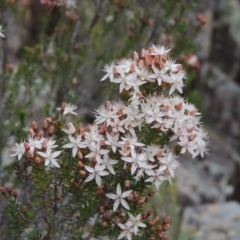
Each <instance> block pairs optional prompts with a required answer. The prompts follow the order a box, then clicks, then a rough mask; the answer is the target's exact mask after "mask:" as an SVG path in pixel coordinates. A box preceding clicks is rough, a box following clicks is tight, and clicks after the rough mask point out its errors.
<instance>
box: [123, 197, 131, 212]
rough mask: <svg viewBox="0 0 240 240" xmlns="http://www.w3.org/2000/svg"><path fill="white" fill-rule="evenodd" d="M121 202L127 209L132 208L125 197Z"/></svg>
mask: <svg viewBox="0 0 240 240" xmlns="http://www.w3.org/2000/svg"><path fill="white" fill-rule="evenodd" d="M121 204H122V205H123V206H124V207H125V208H126V209H128V210H129V209H130V208H129V206H128V204H127V202H126V201H125V200H124V199H121Z"/></svg>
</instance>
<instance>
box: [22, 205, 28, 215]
mask: <svg viewBox="0 0 240 240" xmlns="http://www.w3.org/2000/svg"><path fill="white" fill-rule="evenodd" d="M21 212H22V213H23V214H25V213H26V212H27V206H26V205H23V206H22V209H21Z"/></svg>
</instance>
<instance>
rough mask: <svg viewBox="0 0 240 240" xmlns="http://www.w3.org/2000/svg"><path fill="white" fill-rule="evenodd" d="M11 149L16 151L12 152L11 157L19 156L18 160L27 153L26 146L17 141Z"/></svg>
mask: <svg viewBox="0 0 240 240" xmlns="http://www.w3.org/2000/svg"><path fill="white" fill-rule="evenodd" d="M11 151H12V152H14V153H13V154H11V155H10V156H11V157H15V156H17V157H18V160H20V159H21V158H22V155H23V154H24V153H25V147H24V144H23V143H15V146H13V147H12V148H11Z"/></svg>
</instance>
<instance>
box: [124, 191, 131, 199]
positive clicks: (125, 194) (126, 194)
mask: <svg viewBox="0 0 240 240" xmlns="http://www.w3.org/2000/svg"><path fill="white" fill-rule="evenodd" d="M132 191H133V190H128V191H126V192H124V193H122V197H123V198H125V197H127V196H128V195H129V194H130V193H131V192H132Z"/></svg>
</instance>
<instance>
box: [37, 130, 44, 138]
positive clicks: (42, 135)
mask: <svg viewBox="0 0 240 240" xmlns="http://www.w3.org/2000/svg"><path fill="white" fill-rule="evenodd" d="M38 137H40V138H42V137H44V132H43V131H42V130H40V131H39V132H38Z"/></svg>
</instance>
